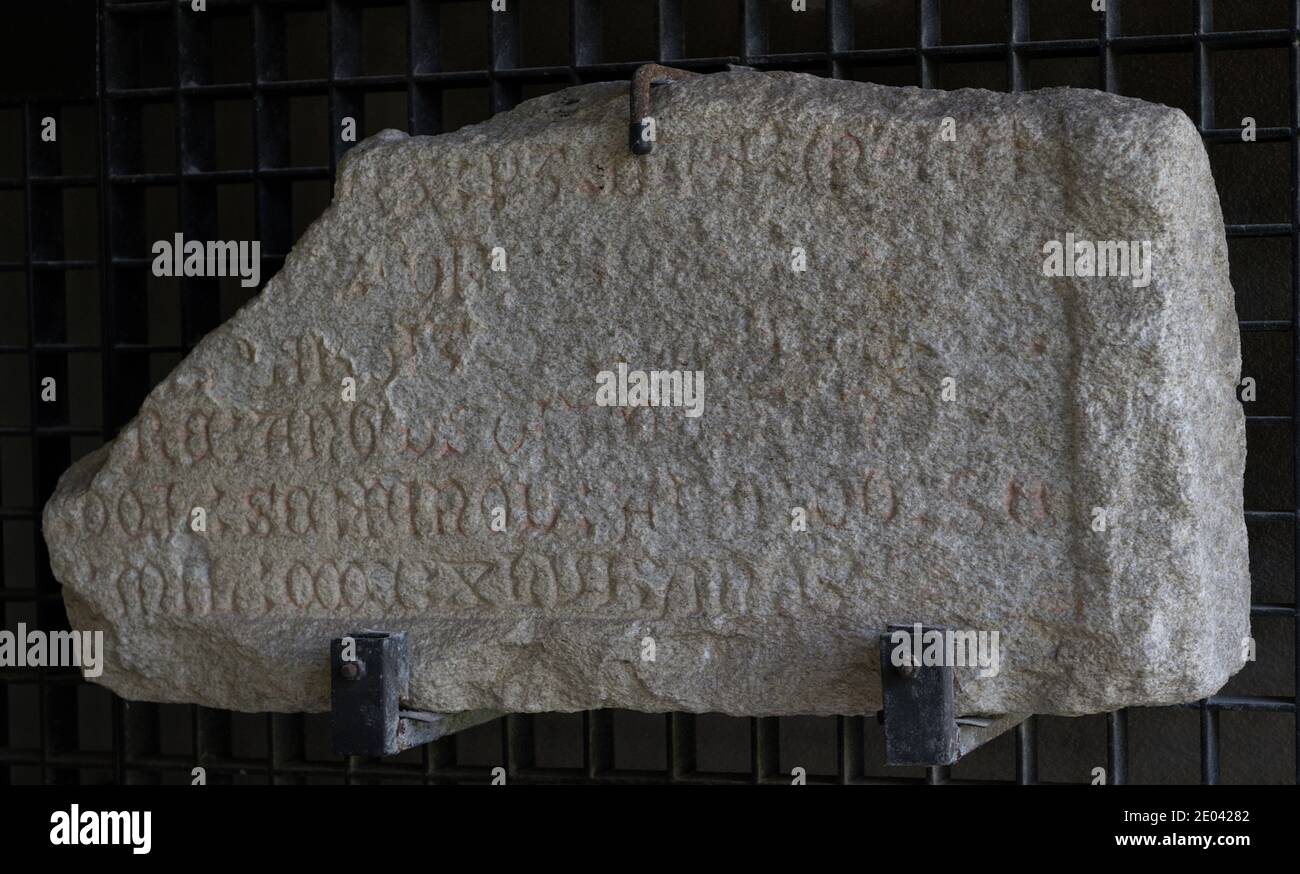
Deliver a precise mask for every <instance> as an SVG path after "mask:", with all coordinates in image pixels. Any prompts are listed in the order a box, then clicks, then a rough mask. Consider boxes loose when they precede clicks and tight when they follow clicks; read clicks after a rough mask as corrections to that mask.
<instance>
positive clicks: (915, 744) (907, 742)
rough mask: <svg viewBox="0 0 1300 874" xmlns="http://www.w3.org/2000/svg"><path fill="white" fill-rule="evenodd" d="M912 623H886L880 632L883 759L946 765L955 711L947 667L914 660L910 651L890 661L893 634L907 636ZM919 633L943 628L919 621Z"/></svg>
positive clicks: (953, 754)
mask: <svg viewBox="0 0 1300 874" xmlns="http://www.w3.org/2000/svg"><path fill="white" fill-rule="evenodd" d="M915 630H916V626H915V625H889V626H886V628H885V633H884V634H882V635H881V636H880V699H881V707H882V710H881V712H882V713H883V715H884V716H883V721H884V725H885V761H886V762H888V763H889V764H891V765H951V764H952V763H953V762H955V761H957V758H958V757H959V755H960V751H959V749H958V745H957V712H956V704H955V701H954V696H953V687H952V667H951V666H950V665H931V666H927V665H924V664H915V662H916V661H917V660H916V659H915V658H914V657H913V655H912V652H911V650H910V649H908V650H906V651H901V650H900V652H901V655H902V658H900V659H899V660H900V661H901V662H902V664H898V665H896V664H894V659H893V655H894V652H895V647H896V644H895V643H894V635H895V633H896V632H905V633H906V634H907V635H908V639H909V640H910V639H911V636H912V635H913V634H914V632H915ZM920 630H921V632H922V633H924V632H927V631H939V632H943V631H945V630H946V629H944V628H942V627H939V626H932V625H923V626H921V627H920Z"/></svg>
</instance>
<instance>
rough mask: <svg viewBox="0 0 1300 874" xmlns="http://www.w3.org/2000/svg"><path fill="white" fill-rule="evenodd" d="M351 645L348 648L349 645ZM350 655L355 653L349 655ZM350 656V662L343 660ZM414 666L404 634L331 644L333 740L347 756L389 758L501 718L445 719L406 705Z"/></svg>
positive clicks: (488, 713) (367, 635) (471, 714)
mask: <svg viewBox="0 0 1300 874" xmlns="http://www.w3.org/2000/svg"><path fill="white" fill-rule="evenodd" d="M349 641H350V642H351V643H350V644H349V643H348V642H349ZM345 646H346V649H347V650H351V651H352V652H350V653H349V652H345ZM347 654H351V655H352V656H353V657H352V658H351V659H344V655H347ZM410 685H411V667H410V662H409V661H408V660H407V641H406V632H404V631H392V632H389V631H359V632H356V633H354V634H349V635H347V636H346V637H336V638H334V639H333V640H332V641H331V642H330V735H331V738H332V740H333V745H334V751H335V752H336V753H338V754H339V755H343V756H366V757H370V758H374V757H379V756H390V755H393V754H395V753H400V752H401V751H403V750H409V749H410V748H411V747H416V746H420V745H421V744H426V743H431V742H432V741H435V740H438V739H439V738H441V737H445V736H447V735H449V734H452V733H454V732H457V731H460V730H461V729H465V728H469V727H470V726H473V725H478V724H479V723H481V722H487V721H488V720H491V719H496V718H497V717H498V716H501V714H500V713H497V712H496V711H493V710H470V711H466V712H464V713H455V714H441V713H427V712H425V711H421V710H408V709H405V708H404V707H403V706H402V701H403V699H406V698H407V697H408V695H409V692H410Z"/></svg>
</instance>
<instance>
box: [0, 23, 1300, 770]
mask: <svg viewBox="0 0 1300 874" xmlns="http://www.w3.org/2000/svg"><path fill="white" fill-rule="evenodd" d="M508 5H509V6H510V8H511V10H512V12H511V13H510V17H509V18H508V19H506V20H504V21H495V22H494V20H493V13H491V12H490V11H489V8H488V0H455V2H437V0H406V2H403V0H398V2H395V3H394V2H389V3H360V2H343V0H287V2H252V0H209V2H208V11H207V12H205V13H191V12H190V11H189V3H188V2H185V3H181V4H179V5H178V4H177V3H174V2H171V0H161V2H159V0H143V2H141V0H136V2H98V0H79V2H78V0H73V2H49V0H41V2H37V0H32V2H9V3H6V4H4V5H3V8H2V9H0V71H2V75H0V98H2V99H3V100H4V102H3V103H0V461H2V463H0V545H2V548H3V566H2V573H3V581H2V583H0V608H2V614H3V615H2V616H0V620H2V621H0V626H2V627H4V628H9V629H12V628H14V627H15V626H16V624H17V623H18V622H26V623H28V625H29V626H30V625H36V624H39V625H41V626H43V627H46V628H55V627H62V626H63V624H64V623H65V622H66V617H65V616H64V615H63V610H62V603H61V601H60V598H59V588H58V584H57V582H56V581H55V580H54V579H53V578H52V576H51V575H50V572H49V568H48V561H47V557H46V555H45V552H44V546H43V544H42V542H41V537H40V530H39V511H40V508H41V506H42V505H43V504H44V501H45V499H46V498H47V497H48V495H49V492H50V490H51V489H52V488H53V485H54V483H55V481H56V480H57V477H58V475H59V474H60V473H61V472H62V471H63V470H64V469H65V468H66V466H67V464H68V463H69V462H70V461H72V460H73V459H75V458H77V457H79V456H81V455H83V454H84V453H86V452H88V451H90V450H91V449H93V448H95V447H96V446H98V445H100V444H101V443H102V442H104V441H105V440H107V439H111V438H112V436H113V434H115V433H116V431H117V430H118V428H119V427H121V425H123V424H124V423H125V422H126V421H127V420H128V419H129V418H130V416H131V415H132V414H133V413H134V412H135V410H136V408H137V407H138V405H139V402H140V400H141V399H142V398H143V397H144V395H145V394H146V393H147V391H148V389H149V388H150V387H151V386H152V385H153V384H154V383H155V382H156V381H158V380H160V379H161V378H162V377H163V376H165V375H166V374H167V373H168V371H169V370H170V369H171V368H172V367H173V366H174V365H175V364H176V363H177V362H178V361H179V360H180V358H181V357H183V355H184V354H185V352H186V351H188V349H189V348H191V347H192V346H193V344H194V343H195V342H196V341H197V340H198V339H199V338H200V337H202V335H203V334H204V333H206V332H207V331H209V330H211V329H212V328H213V327H215V326H216V325H217V324H220V322H221V321H223V320H224V319H225V318H227V317H229V315H230V314H231V313H233V312H234V310H235V309H237V308H238V307H239V306H240V305H241V304H242V303H243V302H244V301H245V300H247V298H248V296H249V293H250V292H249V290H247V289H243V288H241V287H239V285H238V280H195V279H188V280H174V279H158V278H155V277H153V276H152V275H150V274H149V272H148V270H147V259H146V256H147V254H148V243H149V242H150V241H152V240H156V239H160V238H170V236H171V235H172V234H173V233H175V232H176V231H178V230H179V231H183V232H184V233H185V235H186V236H187V237H198V238H218V239H260V240H261V241H262V244H263V253H264V255H265V259H264V260H265V262H266V263H265V264H264V265H263V273H262V275H263V278H264V279H266V278H269V277H270V276H271V275H273V274H274V272H275V271H276V270H277V269H278V268H279V266H280V262H281V261H282V259H283V255H284V253H285V252H287V251H288V249H289V247H290V246H291V245H292V242H293V241H294V240H295V239H297V237H298V236H299V235H300V234H301V233H302V231H303V229H304V228H305V227H306V226H307V225H308V224H309V223H310V222H311V220H312V219H313V218H314V217H315V216H316V215H318V214H319V213H320V211H321V210H322V209H324V207H325V206H326V205H327V204H328V201H329V196H330V185H331V181H330V180H331V179H332V176H333V168H334V166H335V163H336V161H337V159H338V157H339V155H340V154H341V152H342V149H343V146H344V145H345V144H342V143H339V142H338V141H337V138H336V137H335V136H333V135H332V134H333V133H334V132H336V131H337V130H338V119H339V118H341V117H342V116H344V115H352V116H354V117H356V118H357V119H358V127H359V128H360V130H361V131H362V132H363V133H364V134H366V135H368V134H371V133H374V132H376V131H378V130H381V129H383V128H385V127H395V128H402V129H406V130H410V131H412V132H414V133H436V132H439V131H448V130H453V129H455V128H457V127H460V126H462V125H465V124H470V123H473V122H475V121H479V120H482V119H484V118H487V117H489V116H490V115H491V114H492V112H493V111H494V110H503V109H507V108H509V107H510V106H512V105H514V104H515V103H517V102H518V101H519V100H521V99H527V98H529V97H533V96H536V95H538V94H542V93H546V92H548V91H552V90H556V89H558V88H562V87H565V86H567V85H569V84H573V83H576V82H583V81H595V80H600V79H620V80H626V79H627V78H629V77H630V75H631V72H632V70H633V69H634V68H635V66H636V63H637V62H643V61H650V60H656V59H666V60H670V61H673V62H674V64H675V65H677V66H684V67H689V68H692V69H697V70H702V71H709V70H716V69H721V68H722V67H723V66H724V65H725V64H726V63H728V62H735V63H748V64H751V65H753V66H758V67H760V68H769V69H798V70H803V71H806V72H811V73H815V74H818V75H834V76H837V77H841V78H851V79H859V80H868V81H874V82H880V83H883V84H889V85H923V86H926V87H938V88H961V87H983V88H992V89H999V90H1008V89H1011V88H1020V89H1030V88H1040V87H1048V86H1057V85H1070V86H1077V87H1109V88H1110V89H1111V90H1114V91H1118V92H1120V93H1123V94H1128V95H1132V96H1137V97H1143V98H1146V99H1148V100H1154V101H1158V102H1162V103H1166V104H1169V105H1171V106H1176V107H1179V108H1181V109H1183V110H1184V111H1185V112H1187V113H1188V115H1189V116H1190V117H1191V118H1192V119H1193V120H1194V121H1197V122H1198V124H1199V125H1200V127H1201V128H1202V130H1203V131H1204V132H1205V136H1206V142H1207V149H1208V151H1209V154H1210V160H1211V164H1212V167H1213V170H1214V174H1215V178H1216V181H1217V183H1218V186H1219V192H1220V197H1221V199H1222V204H1223V211H1224V216H1225V220H1226V222H1227V223H1228V225H1229V248H1230V257H1231V262H1232V281H1233V285H1234V287H1235V289H1236V294H1237V308H1238V314H1239V316H1240V318H1241V319H1242V320H1243V359H1244V360H1243V373H1244V375H1247V376H1252V377H1254V378H1255V379H1256V380H1257V382H1258V392H1259V394H1258V400H1256V401H1255V402H1254V403H1253V404H1249V405H1247V410H1246V411H1247V413H1248V414H1249V415H1250V416H1251V418H1250V419H1249V420H1248V429H1247V432H1248V441H1249V460H1248V464H1247V476H1246V506H1247V510H1248V514H1247V523H1248V526H1249V531H1250V540H1251V571H1252V577H1253V586H1254V593H1253V595H1254V597H1253V600H1254V602H1255V603H1256V604H1257V605H1258V606H1257V607H1256V609H1255V611H1254V614H1255V615H1254V618H1253V627H1254V635H1255V638H1256V640H1257V644H1258V661H1256V662H1255V663H1253V664H1251V665H1249V666H1248V667H1247V668H1246V669H1245V670H1243V671H1242V673H1241V674H1239V675H1238V676H1237V677H1235V678H1234V679H1233V680H1232V681H1231V682H1230V683H1229V685H1228V687H1227V688H1226V689H1224V690H1223V692H1222V693H1221V695H1220V696H1218V697H1217V698H1216V699H1214V700H1212V701H1211V702H1208V703H1204V702H1203V703H1202V704H1201V706H1199V707H1190V708H1162V709H1148V708H1136V709H1132V710H1129V711H1126V712H1125V713H1123V714H1119V715H1115V716H1107V715H1097V716H1091V717H1083V718H1077V719H1066V718H1060V717H1037V718H1035V719H1034V720H1032V721H1031V723H1030V724H1028V725H1027V726H1026V727H1025V728H1022V729H1021V730H1020V731H1019V732H1017V733H1009V734H1007V735H1004V736H1003V737H1001V738H999V739H997V740H996V741H994V742H993V743H991V744H989V745H988V746H987V747H985V748H982V749H980V750H978V751H976V752H975V753H974V754H972V755H971V756H969V757H968V758H967V759H965V760H963V761H961V762H959V763H958V764H957V765H956V766H954V767H953V768H952V769H951V771H950V772H949V771H947V770H939V771H934V772H931V773H929V774H927V773H926V772H925V771H924V770H922V769H907V768H902V769H896V768H886V767H885V766H883V765H882V764H881V763H882V761H883V746H882V739H881V734H880V728H879V727H878V726H877V725H876V722H875V719H874V718H872V717H865V718H864V717H842V718H802V717H795V718H781V719H740V718H731V717H725V716H720V715H710V714H705V715H698V716H693V715H687V714H673V715H664V714H658V715H654V714H642V713H632V712H624V711H598V712H593V713H587V714H544V715H535V716H512V717H509V718H507V719H504V720H498V721H496V722H493V723H490V724H487V725H484V726H480V727H478V728H475V729H472V730H470V731H468V732H465V733H463V734H462V735H460V736H457V737H454V738H450V739H446V740H444V741H441V742H439V743H438V744H436V745H433V746H431V747H429V748H427V749H423V750H414V751H410V752H408V753H405V754H403V755H402V756H399V757H395V758H394V759H391V760H385V761H384V762H367V761H361V760H355V759H354V760H351V761H342V760H340V759H338V758H337V757H335V756H334V755H332V753H331V752H330V750H329V734H328V717H326V716H323V715H317V716H302V715H273V716H268V715H262V714H231V713H225V712H221V711H213V710H208V709H206V708H199V707H190V706H181V705H152V704H143V703H126V702H122V701H120V700H119V699H116V698H115V697H114V696H112V695H111V694H109V693H108V692H107V691H106V690H104V689H103V688H101V687H99V686H95V685H91V684H86V683H83V682H82V681H80V679H79V678H78V677H77V676H76V674H75V671H74V672H69V671H63V670H49V671H38V670H24V671H19V670H16V669H0V782H11V783H36V782H89V783H96V782H137V783H147V782H177V783H185V782H189V779H190V777H189V770H190V768H191V767H193V766H194V765H195V764H203V765H205V766H206V767H207V769H208V774H209V780H210V781H211V782H221V781H228V780H233V781H236V782H252V783H264V782H268V781H273V782H341V781H345V780H348V781H354V782H365V781H371V780H397V781H415V782H456V781H464V782H486V781H487V779H488V777H489V772H490V770H491V768H493V767H496V766H504V767H506V768H507V769H508V770H509V772H510V780H511V781H512V782H522V781H529V780H534V781H542V780H572V781H579V782H581V781H587V780H599V781H611V780H632V781H649V782H658V781H662V780H675V781H693V780H705V781H735V782H754V781H763V782H768V781H771V782H784V781H788V780H789V776H788V775H789V772H790V770H791V769H792V768H794V767H796V766H799V767H803V768H805V769H806V771H807V773H808V775H809V779H810V782H862V781H872V782H874V781H878V780H882V779H886V780H887V779H900V778H901V779H908V780H923V779H927V778H928V779H931V780H944V779H951V780H954V781H967V780H971V781H982V780H997V781H1014V780H1021V781H1027V780H1031V779H1035V778H1037V779H1039V780H1041V781H1044V782H1072V783H1087V782H1090V780H1091V779H1092V774H1091V771H1092V769H1093V768H1094V767H1099V766H1100V767H1105V768H1107V769H1108V772H1109V773H1110V774H1111V775H1112V779H1113V778H1114V776H1116V775H1117V774H1122V772H1123V765H1124V763H1125V762H1127V766H1128V767H1127V778H1128V779H1129V780H1130V781H1131V782H1164V783H1170V782H1173V783H1177V782H1196V781H1200V780H1208V781H1213V780H1220V779H1221V780H1222V781H1223V782H1232V783H1291V782H1294V781H1295V780H1296V758H1295V756H1296V738H1297V733H1296V722H1295V693H1296V687H1295V668H1296V648H1295V643H1296V625H1295V609H1294V605H1295V600H1296V598H1295V582H1296V565H1295V559H1296V556H1295V550H1294V544H1295V505H1296V501H1295V488H1294V478H1295V467H1294V458H1295V444H1294V439H1295V434H1294V425H1293V419H1292V416H1293V411H1294V395H1295V380H1294V376H1295V371H1296V360H1295V350H1294V333H1295V332H1294V328H1295V324H1294V303H1293V301H1294V280H1295V276H1296V272H1297V270H1296V252H1295V240H1296V233H1297V212H1296V197H1295V193H1294V178H1293V173H1294V168H1295V166H1296V144H1295V136H1294V133H1295V124H1296V117H1295V106H1296V101H1297V94H1296V70H1297V69H1300V66H1297V58H1296V48H1295V42H1296V36H1297V33H1298V32H1300V31H1297V29H1296V24H1297V21H1300V9H1298V8H1297V7H1298V6H1300V3H1297V2H1295V0H1212V2H1211V0H1142V2H1137V0H1124V2H1121V0H1110V2H1109V3H1108V6H1109V8H1110V10H1111V13H1110V22H1111V23H1110V25H1109V27H1107V26H1106V25H1105V24H1104V23H1103V21H1102V18H1101V16H1098V15H1097V14H1095V13H1093V12H1092V11H1091V9H1090V8H1089V7H1090V2H1089V0H1029V2H1024V0H1010V2H1008V0H960V2H958V0H920V2H917V0H829V5H830V6H831V7H832V9H831V12H830V13H829V15H828V10H827V6H828V2H826V0H823V2H817V0H809V3H808V11H807V12H806V13H799V14H795V13H792V12H790V7H789V3H788V2H786V0H771V2H762V0H623V2H601V0H510V2H509V4H508ZM1116 12H1122V15H1119V16H1117V15H1116ZM828 18H829V19H830V21H828ZM764 22H767V26H766V27H764V26H763V23H764ZM1116 22H1118V23H1116ZM831 24H834V25H835V26H834V27H831V26H830V25H831ZM494 26H495V28H496V29H495V31H494ZM1009 33H1012V34H1014V35H1015V37H1016V39H1015V42H1016V46H1015V48H1014V50H1009V49H1008V45H1007V41H1008V34H1009ZM97 53H98V60H99V63H98V64H97ZM46 115H51V116H53V117H55V118H57V119H58V120H59V142H58V144H57V145H51V144H44V143H41V142H40V141H39V138H38V136H37V135H36V133H37V131H38V130H39V122H40V119H41V118H42V117H44V116H46ZM1247 115H1249V116H1253V117H1254V118H1255V119H1256V122H1257V124H1258V125H1259V127H1260V129H1261V132H1260V136H1259V141H1258V142H1255V143H1248V144H1244V143H1241V142H1240V138H1239V136H1238V135H1237V131H1239V129H1240V127H1239V126H1240V122H1241V118H1242V117H1243V116H1247ZM47 375H54V376H55V377H56V378H57V379H58V380H59V400H58V402H57V403H55V404H42V403H40V402H39V401H38V400H37V399H36V394H37V392H38V391H39V384H40V380H41V378H42V377H43V376H47ZM250 682H256V678H250ZM1035 752H1036V756H1035V755H1034V753H1035Z"/></svg>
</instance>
